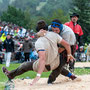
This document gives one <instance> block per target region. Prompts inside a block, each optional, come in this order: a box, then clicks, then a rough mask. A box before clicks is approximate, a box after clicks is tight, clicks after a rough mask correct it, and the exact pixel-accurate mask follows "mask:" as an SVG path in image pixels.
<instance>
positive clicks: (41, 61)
mask: <svg viewBox="0 0 90 90" xmlns="http://www.w3.org/2000/svg"><path fill="white" fill-rule="evenodd" d="M45 52H46V51H39V52H38V55H39V64H38V72H37V73H38V74H37V76H36V77H35V79H34V80H33V82H32V83H31V85H33V84H35V83H36V82H37V81H38V80H39V79H40V76H39V75H41V74H42V72H43V71H44V68H45V61H46V56H45Z"/></svg>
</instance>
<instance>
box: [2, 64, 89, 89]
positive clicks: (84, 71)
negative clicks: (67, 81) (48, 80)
mask: <svg viewBox="0 0 90 90" xmlns="http://www.w3.org/2000/svg"><path fill="white" fill-rule="evenodd" d="M19 65H20V64H11V65H10V67H9V68H7V69H8V70H13V69H15V68H17V67H18V66H19ZM3 66H5V64H0V90H4V86H5V82H7V80H8V79H7V77H6V76H5V75H4V74H3V73H2V70H1V68H2V67H3ZM74 73H75V74H76V75H83V74H90V69H89V68H86V69H84V68H83V69H80V68H77V69H75V72H74ZM49 74H50V72H45V73H42V78H43V77H48V76H49ZM35 76H36V73H35V72H32V71H29V72H26V73H24V74H22V75H20V76H17V77H16V78H20V79H22V78H27V77H29V78H34V77H35Z"/></svg>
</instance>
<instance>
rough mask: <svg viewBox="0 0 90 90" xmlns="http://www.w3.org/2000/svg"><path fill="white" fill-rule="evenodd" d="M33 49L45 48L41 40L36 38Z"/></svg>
mask: <svg viewBox="0 0 90 90" xmlns="http://www.w3.org/2000/svg"><path fill="white" fill-rule="evenodd" d="M35 49H36V51H38V50H45V48H44V43H43V42H41V41H40V40H37V41H36V43H35Z"/></svg>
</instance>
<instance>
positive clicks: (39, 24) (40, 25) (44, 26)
mask: <svg viewBox="0 0 90 90" xmlns="http://www.w3.org/2000/svg"><path fill="white" fill-rule="evenodd" d="M40 29H44V30H48V25H47V24H46V22H45V21H44V20H39V21H38V22H37V26H36V30H37V32H38V31H40Z"/></svg>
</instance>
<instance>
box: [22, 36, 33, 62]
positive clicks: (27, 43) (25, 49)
mask: <svg viewBox="0 0 90 90" xmlns="http://www.w3.org/2000/svg"><path fill="white" fill-rule="evenodd" d="M31 48H32V43H31V41H30V39H29V38H28V36H25V41H24V43H23V48H22V50H23V52H24V56H25V61H27V60H28V61H29V55H30V49H31Z"/></svg>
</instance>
